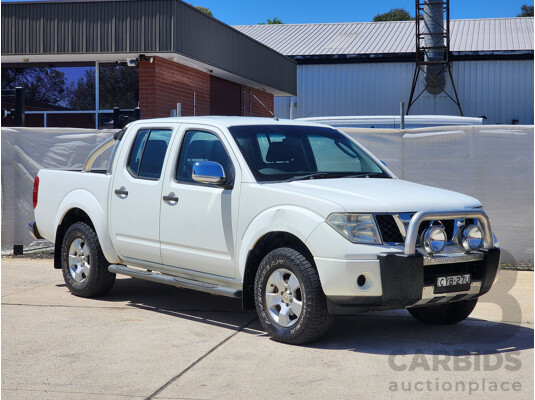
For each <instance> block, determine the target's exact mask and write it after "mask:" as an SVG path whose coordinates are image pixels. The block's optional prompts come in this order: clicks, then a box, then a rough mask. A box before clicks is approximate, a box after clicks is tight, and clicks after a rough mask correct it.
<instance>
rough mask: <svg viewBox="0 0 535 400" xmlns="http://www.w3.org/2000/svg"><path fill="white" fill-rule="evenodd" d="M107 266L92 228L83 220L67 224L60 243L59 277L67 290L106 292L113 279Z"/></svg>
mask: <svg viewBox="0 0 535 400" xmlns="http://www.w3.org/2000/svg"><path fill="white" fill-rule="evenodd" d="M108 266H109V263H108V261H107V260H106V258H105V257H104V254H103V253H102V249H101V248H100V243H99V241H98V237H97V234H96V233H95V231H94V229H93V228H92V227H91V226H89V225H88V224H86V223H84V222H76V223H74V224H73V225H71V226H70V227H69V229H68V230H67V232H66V233H65V236H64V238H63V244H62V246H61V269H62V272H63V279H64V280H65V283H66V284H67V287H68V288H69V290H70V291H71V293H72V294H74V295H76V296H80V297H95V296H101V295H103V294H106V293H108V292H109V291H110V290H111V288H112V286H113V283H114V282H115V274H113V273H111V272H109V271H108Z"/></svg>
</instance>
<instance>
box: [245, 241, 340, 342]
mask: <svg viewBox="0 0 535 400" xmlns="http://www.w3.org/2000/svg"><path fill="white" fill-rule="evenodd" d="M254 293H255V304H256V311H257V313H258V316H259V318H260V322H261V323H262V326H263V327H264V329H265V330H266V331H267V333H268V334H269V335H270V336H271V338H272V339H274V340H276V341H279V342H283V343H288V344H304V343H310V342H313V341H315V340H318V339H320V338H321V337H322V336H324V335H325V334H326V333H327V331H328V329H329V328H330V325H331V323H332V316H331V315H330V314H329V313H328V312H327V301H326V298H325V295H324V293H323V290H322V288H321V283H320V279H319V276H318V273H317V271H316V270H315V269H314V267H313V266H312V265H311V263H310V262H309V261H308V260H307V259H306V258H305V257H304V256H303V255H302V254H301V253H299V252H298V251H296V250H294V249H290V248H278V249H275V250H273V251H271V252H270V253H269V254H268V255H267V256H266V257H264V259H263V260H262V262H261V263H260V266H259V268H258V271H257V273H256V279H255V288H254Z"/></svg>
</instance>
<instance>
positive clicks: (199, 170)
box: [191, 161, 227, 186]
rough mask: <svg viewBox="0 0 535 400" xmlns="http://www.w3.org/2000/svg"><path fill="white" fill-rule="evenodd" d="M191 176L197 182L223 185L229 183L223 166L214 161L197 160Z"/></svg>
mask: <svg viewBox="0 0 535 400" xmlns="http://www.w3.org/2000/svg"><path fill="white" fill-rule="evenodd" d="M191 178H192V179H193V180H194V181H195V182H199V183H208V184H212V185H219V186H223V185H225V184H226V183H227V178H226V176H225V171H224V170H223V167H222V166H221V165H220V164H218V163H216V162H214V161H197V162H195V163H194V164H193V172H192V173H191Z"/></svg>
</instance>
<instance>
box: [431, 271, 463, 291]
mask: <svg viewBox="0 0 535 400" xmlns="http://www.w3.org/2000/svg"><path fill="white" fill-rule="evenodd" d="M471 281H472V279H471V276H470V274H464V275H449V276H439V277H438V278H437V282H436V284H435V290H434V292H435V293H447V292H461V291H464V290H469V289H470V282H471Z"/></svg>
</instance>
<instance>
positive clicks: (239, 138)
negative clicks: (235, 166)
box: [229, 125, 390, 182]
mask: <svg viewBox="0 0 535 400" xmlns="http://www.w3.org/2000/svg"><path fill="white" fill-rule="evenodd" d="M229 130H230V133H231V134H232V136H233V137H234V140H235V141H236V143H237V144H238V147H239V148H240V151H241V152H242V154H243V156H244V158H245V161H246V162H247V164H248V166H249V168H250V169H251V171H252V173H253V175H254V176H255V179H256V180H257V181H258V182H270V181H291V180H299V179H327V178H342V177H373V178H390V176H389V175H388V174H387V173H386V172H384V171H383V169H382V168H381V167H380V166H379V165H378V164H377V163H376V162H375V161H374V160H372V159H371V157H369V156H368V155H367V154H366V153H365V152H364V151H363V150H361V149H360V148H359V147H358V146H357V145H356V144H355V143H354V142H352V141H351V140H350V139H348V138H347V137H346V136H344V135H343V134H341V133H340V132H338V131H337V130H335V129H332V128H328V127H325V128H323V127H314V126H299V125H243V126H233V127H230V128H229Z"/></svg>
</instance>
